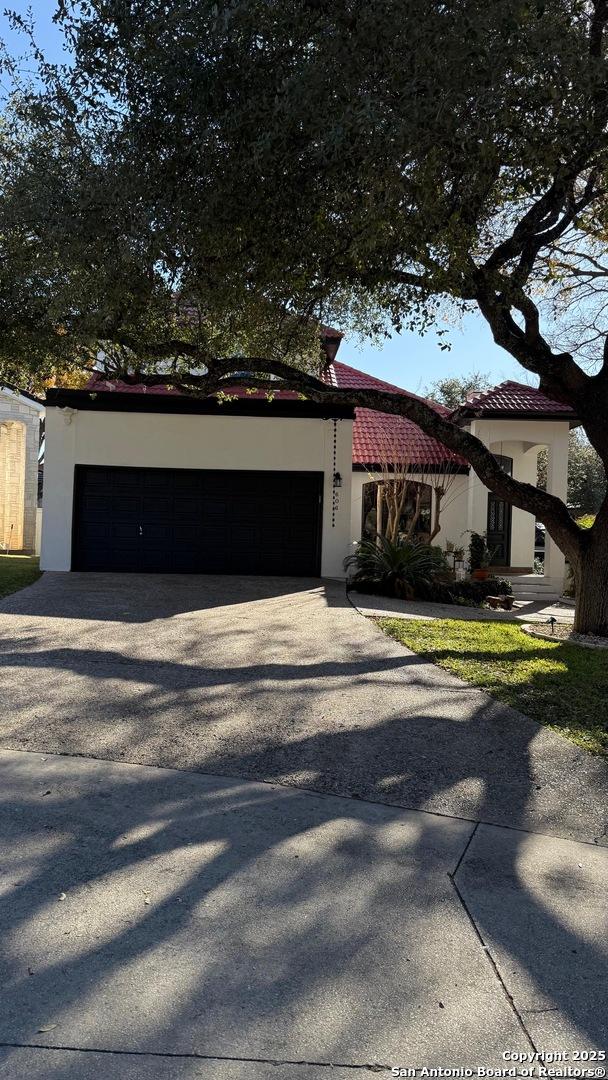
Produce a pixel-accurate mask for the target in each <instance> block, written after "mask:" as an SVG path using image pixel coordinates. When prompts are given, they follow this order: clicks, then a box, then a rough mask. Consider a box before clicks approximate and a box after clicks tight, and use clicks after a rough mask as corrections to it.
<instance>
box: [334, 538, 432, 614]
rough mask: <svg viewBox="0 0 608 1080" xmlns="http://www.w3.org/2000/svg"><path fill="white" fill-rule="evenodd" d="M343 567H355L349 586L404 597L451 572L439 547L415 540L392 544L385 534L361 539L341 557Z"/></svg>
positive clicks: (415, 594)
mask: <svg viewBox="0 0 608 1080" xmlns="http://www.w3.org/2000/svg"><path fill="white" fill-rule="evenodd" d="M344 569H345V570H351V569H354V574H353V576H352V578H351V579H350V582H349V586H350V588H353V589H358V590H360V591H361V592H376V591H377V592H378V593H379V595H381V596H401V597H403V598H404V599H413V597H414V596H420V595H421V593H422V592H423V591H424V590H426V589H427V588H429V587H430V586H431V585H433V584H434V583H439V582H440V581H441V580H442V579H445V580H447V579H448V578H449V573H450V572H449V568H448V565H447V560H446V558H445V555H444V554H443V552H442V550H441V548H438V547H430V546H429V545H428V544H421V543H416V542H414V541H406V542H405V543H402V544H393V543H392V542H391V541H390V540H387V539H386V537H384V536H381V537H378V538H377V539H376V540H362V541H361V543H360V544H358V545H357V550H356V551H355V552H354V553H353V554H352V555H349V556H347V558H346V559H345V560H344Z"/></svg>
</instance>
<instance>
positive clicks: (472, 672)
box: [375, 619, 608, 756]
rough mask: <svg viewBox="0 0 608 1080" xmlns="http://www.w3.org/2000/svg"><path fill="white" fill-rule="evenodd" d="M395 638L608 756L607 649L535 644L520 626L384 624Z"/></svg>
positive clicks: (390, 621)
mask: <svg viewBox="0 0 608 1080" xmlns="http://www.w3.org/2000/svg"><path fill="white" fill-rule="evenodd" d="M375 621H376V622H377V623H378V625H379V626H380V627H381V628H382V630H384V632H385V633H386V634H389V635H390V637H392V638H395V640H396V641H399V642H401V644H402V645H406V646H407V648H408V649H412V650H413V651H414V652H417V653H421V654H422V655H423V656H426V657H428V659H429V660H432V661H433V663H434V664H438V665H439V667H443V668H447V670H448V671H451V672H453V674H454V675H458V677H459V678H461V679H464V680H465V681H466V682H468V683H472V685H473V686H477V687H479V688H480V689H481V690H486V691H487V692H488V693H489V694H493V695H494V697H497V698H499V699H500V700H501V701H504V702H506V704H508V705H512V706H513V707H514V708H516V709H519V710H520V711H521V712H523V713H526V714H527V715H528V716H531V717H533V719H534V720H538V721H539V722H540V723H541V724H546V725H547V727H550V728H553V730H554V731H557V732H559V734H560V735H565V736H566V738H568V739H571V740H572V741H573V742H575V743H578V745H579V746H583V747H584V748H585V749H586V750H591V751H593V753H596V754H604V755H607V756H608V651H607V650H604V649H583V648H579V647H578V646H576V645H564V644H553V642H551V641H543V640H541V639H539V638H530V637H528V636H527V635H526V634H524V633H523V632H522V630H521V629H520V627H519V625H518V624H517V623H501V622H463V621H460V620H457V619H454V620H452V619H438V620H436V621H435V620H434V621H432V622H431V621H428V622H426V621H425V622H423V621H422V620H420V621H419V620H417V619H416V620H414V619H377V620H375Z"/></svg>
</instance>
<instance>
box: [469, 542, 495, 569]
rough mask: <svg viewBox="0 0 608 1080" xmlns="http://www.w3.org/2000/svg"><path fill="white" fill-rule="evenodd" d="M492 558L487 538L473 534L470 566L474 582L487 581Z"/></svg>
mask: <svg viewBox="0 0 608 1080" xmlns="http://www.w3.org/2000/svg"><path fill="white" fill-rule="evenodd" d="M490 558H491V556H490V550H489V548H488V545H487V544H486V538H485V536H482V534H481V533H477V532H472V533H471V542H470V544H469V566H470V568H471V577H472V578H473V580H474V581H485V580H486V578H487V577H488V567H489V565H490Z"/></svg>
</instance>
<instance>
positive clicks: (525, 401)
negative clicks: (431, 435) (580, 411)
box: [454, 380, 574, 420]
mask: <svg viewBox="0 0 608 1080" xmlns="http://www.w3.org/2000/svg"><path fill="white" fill-rule="evenodd" d="M489 413H491V414H492V415H497V414H498V413H510V414H513V413H519V414H521V413H532V414H536V415H538V414H542V415H543V416H555V418H556V420H559V419H565V418H574V412H573V410H572V409H571V407H570V406H569V405H564V404H563V402H560V401H553V400H552V399H551V398H549V397H547V395H546V394H543V392H542V390H539V389H538V388H537V387H535V386H526V385H525V383H518V382H512V381H511V380H507V382H502V383H500V384H499V385H498V386H493V387H492V388H491V389H490V390H480V391H479V392H478V393H473V394H469V395H468V397H467V399H466V401H464V402H463V403H462V405H460V406H459V407H458V409H456V410H455V414H454V415H459V416H473V415H474V416H484V415H487V414H489Z"/></svg>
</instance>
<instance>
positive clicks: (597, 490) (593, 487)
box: [538, 428, 606, 517]
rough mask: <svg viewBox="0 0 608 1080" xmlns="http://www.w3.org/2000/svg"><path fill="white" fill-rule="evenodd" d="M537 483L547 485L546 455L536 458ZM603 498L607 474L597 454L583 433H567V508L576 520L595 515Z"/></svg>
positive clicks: (574, 430)
mask: <svg viewBox="0 0 608 1080" xmlns="http://www.w3.org/2000/svg"><path fill="white" fill-rule="evenodd" d="M538 483H539V485H540V486H541V487H543V488H544V487H545V486H546V483H547V452H546V450H541V452H540V453H539V455H538ZM605 497H606V474H605V472H604V469H603V467H602V462H601V459H600V456H599V454H598V453H597V452H596V451H595V450H594V449H593V447H592V446H591V445H590V443H589V442H588V440H587V439H586V438H585V436H584V435H583V434H581V432H580V431H579V430H578V428H574V429H573V430H572V431H571V432H570V446H569V450H568V506H569V507H570V510H571V512H572V513H573V514H574V515H575V517H579V516H580V515H585V514H592V515H593V514H597V512H598V510H599V508H600V506H601V505H602V502H603V500H604V498H605Z"/></svg>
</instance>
